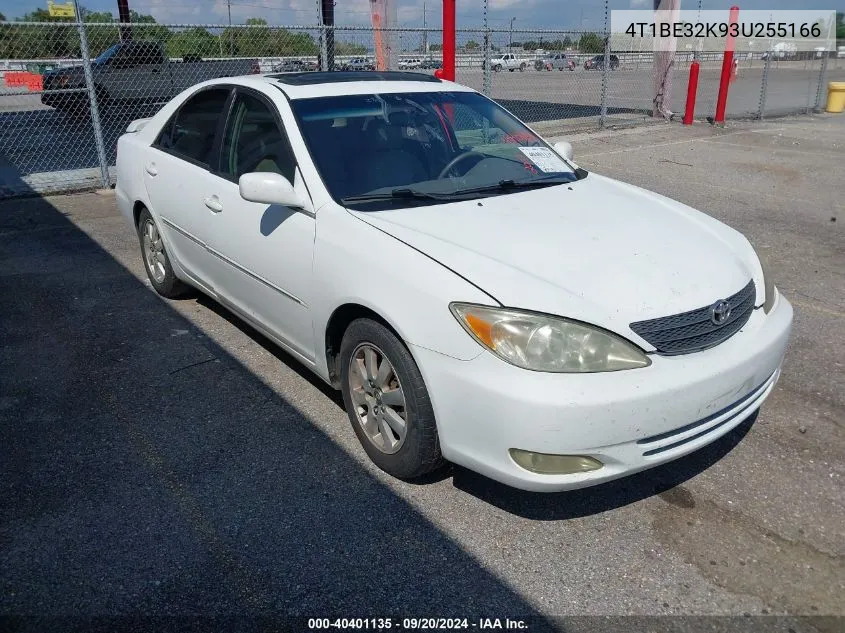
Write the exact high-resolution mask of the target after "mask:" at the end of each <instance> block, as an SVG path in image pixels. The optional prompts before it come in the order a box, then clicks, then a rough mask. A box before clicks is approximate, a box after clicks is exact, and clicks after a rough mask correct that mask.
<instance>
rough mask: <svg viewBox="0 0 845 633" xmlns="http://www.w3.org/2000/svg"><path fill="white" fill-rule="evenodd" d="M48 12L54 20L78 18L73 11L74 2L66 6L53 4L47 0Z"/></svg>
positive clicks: (67, 3)
mask: <svg viewBox="0 0 845 633" xmlns="http://www.w3.org/2000/svg"><path fill="white" fill-rule="evenodd" d="M47 12H48V13H49V14H50V15H51V16H52V17H54V18H75V17H76V12H75V11H74V10H73V2H66V3H65V4H53V2H51V0H47Z"/></svg>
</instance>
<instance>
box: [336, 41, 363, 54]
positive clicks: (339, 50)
mask: <svg viewBox="0 0 845 633" xmlns="http://www.w3.org/2000/svg"><path fill="white" fill-rule="evenodd" d="M367 52H368V51H367V47H366V46H364V45H362V44H356V43H355V42H339V41H338V40H335V41H334V54H335V55H338V56H345V55H365V54H366V53H367Z"/></svg>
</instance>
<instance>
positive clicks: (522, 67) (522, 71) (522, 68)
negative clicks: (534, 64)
mask: <svg viewBox="0 0 845 633" xmlns="http://www.w3.org/2000/svg"><path fill="white" fill-rule="evenodd" d="M519 72H521V73H524V72H525V62H523V63H521V64H520V65H519Z"/></svg>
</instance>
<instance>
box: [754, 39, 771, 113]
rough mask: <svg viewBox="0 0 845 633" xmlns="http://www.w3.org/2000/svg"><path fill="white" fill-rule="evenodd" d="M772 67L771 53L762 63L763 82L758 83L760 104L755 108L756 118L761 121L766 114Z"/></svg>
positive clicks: (769, 52) (768, 53) (767, 54)
mask: <svg viewBox="0 0 845 633" xmlns="http://www.w3.org/2000/svg"><path fill="white" fill-rule="evenodd" d="M771 66H772V51H768V52H767V53H766V59H765V62H764V63H763V80H762V81H761V82H760V104H759V106H757V118H758V119H760V120H762V119H763V117H764V116H765V114H766V92H767V91H768V89H769V68H771Z"/></svg>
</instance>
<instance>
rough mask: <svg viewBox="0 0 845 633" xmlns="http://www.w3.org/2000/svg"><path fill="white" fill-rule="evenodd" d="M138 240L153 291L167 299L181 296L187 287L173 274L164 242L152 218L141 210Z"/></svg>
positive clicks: (148, 213) (144, 210)
mask: <svg viewBox="0 0 845 633" xmlns="http://www.w3.org/2000/svg"><path fill="white" fill-rule="evenodd" d="M138 239H139V240H140V242H141V255H142V256H143V259H144V268H146V269H147V277H149V278H150V283H151V284H152V286H153V288H155V291H156V292H157V293H158V294H160V295H161V296H162V297H167V298H168V299H173V298H175V297H179V296H181V295H183V294H184V293H185V291H186V290H187V289H188V286H186V285H185V284H184V283H183V282H182V281H180V280H179V279H178V278H177V277H176V274H175V273H174V272H173V266H171V265H170V257H169V256H168V255H167V250H166V249H165V248H164V240H162V238H161V233H160V232H159V230H158V226H157V225H156V223H155V220H153V216H152V215H150V212H149V211H147V210H146V209H143V210H142V211H141V214H140V216H139V217H138Z"/></svg>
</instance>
